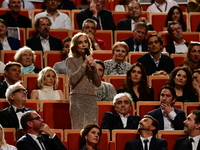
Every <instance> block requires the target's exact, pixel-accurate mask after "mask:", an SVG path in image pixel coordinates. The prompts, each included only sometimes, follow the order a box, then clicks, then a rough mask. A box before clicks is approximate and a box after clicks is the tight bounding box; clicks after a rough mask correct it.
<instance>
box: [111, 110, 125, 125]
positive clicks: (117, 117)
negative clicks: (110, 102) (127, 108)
mask: <svg viewBox="0 0 200 150" xmlns="http://www.w3.org/2000/svg"><path fill="white" fill-rule="evenodd" d="M113 116H115V118H116V120H117V122H116V123H117V126H118V128H120V129H123V128H124V126H123V123H122V120H121V118H120V116H119V114H118V113H114V114H113ZM116 123H115V124H116Z"/></svg>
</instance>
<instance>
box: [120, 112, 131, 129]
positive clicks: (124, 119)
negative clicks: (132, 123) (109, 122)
mask: <svg viewBox="0 0 200 150" xmlns="http://www.w3.org/2000/svg"><path fill="white" fill-rule="evenodd" d="M118 114H119V116H120V118H121V120H122V123H123V127H124V128H125V127H126V126H127V120H128V117H129V116H130V114H127V115H126V116H123V115H122V114H120V113H118Z"/></svg>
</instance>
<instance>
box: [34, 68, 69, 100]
mask: <svg viewBox="0 0 200 150" xmlns="http://www.w3.org/2000/svg"><path fill="white" fill-rule="evenodd" d="M37 81H38V87H39V90H33V91H32V92H31V99H38V100H43V99H49V100H64V99H65V97H64V94H63V92H62V90H56V88H57V87H58V75H57V74H56V71H55V70H54V69H53V68H51V67H45V68H43V69H42V70H41V71H40V72H39V74H38V78H37Z"/></svg>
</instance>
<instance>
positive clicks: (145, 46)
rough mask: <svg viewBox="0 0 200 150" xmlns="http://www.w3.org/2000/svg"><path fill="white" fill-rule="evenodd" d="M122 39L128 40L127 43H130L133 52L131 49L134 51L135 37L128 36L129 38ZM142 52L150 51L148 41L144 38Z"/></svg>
mask: <svg viewBox="0 0 200 150" xmlns="http://www.w3.org/2000/svg"><path fill="white" fill-rule="evenodd" d="M121 41H124V42H126V44H127V45H128V47H129V52H131V51H133V52H134V49H133V48H134V47H133V46H134V44H135V43H134V37H130V38H127V39H123V40H121ZM141 44H142V52H148V49H147V43H146V39H144V40H143V41H142V43H141Z"/></svg>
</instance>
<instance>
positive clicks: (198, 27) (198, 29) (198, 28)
mask: <svg viewBox="0 0 200 150" xmlns="http://www.w3.org/2000/svg"><path fill="white" fill-rule="evenodd" d="M197 32H200V22H199V24H198V26H197Z"/></svg>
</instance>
